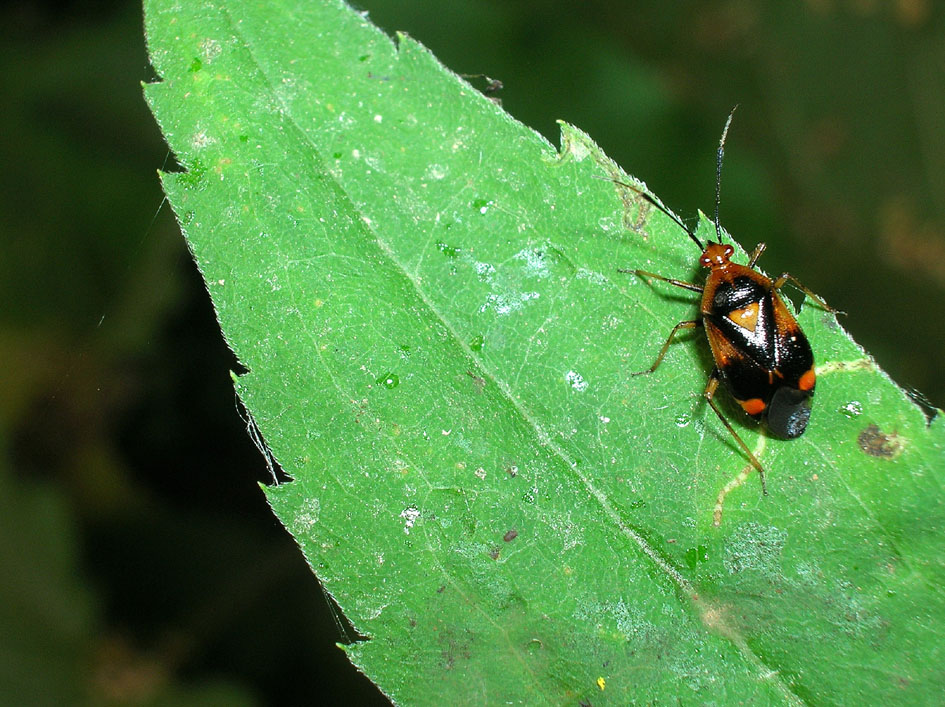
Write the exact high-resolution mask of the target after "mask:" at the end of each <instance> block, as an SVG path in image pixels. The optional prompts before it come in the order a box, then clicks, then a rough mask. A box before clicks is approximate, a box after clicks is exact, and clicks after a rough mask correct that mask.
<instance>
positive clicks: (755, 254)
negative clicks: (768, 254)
mask: <svg viewBox="0 0 945 707" xmlns="http://www.w3.org/2000/svg"><path fill="white" fill-rule="evenodd" d="M767 247H768V246H767V245H765V244H764V243H759V244H758V245H756V246H755V249H754V250H753V251H751V257H750V258H749V259H748V267H750V268H751V269H753V270H754V268H755V263H757V262H758V258H760V257H761V254H762V253H764V252H765V248H767Z"/></svg>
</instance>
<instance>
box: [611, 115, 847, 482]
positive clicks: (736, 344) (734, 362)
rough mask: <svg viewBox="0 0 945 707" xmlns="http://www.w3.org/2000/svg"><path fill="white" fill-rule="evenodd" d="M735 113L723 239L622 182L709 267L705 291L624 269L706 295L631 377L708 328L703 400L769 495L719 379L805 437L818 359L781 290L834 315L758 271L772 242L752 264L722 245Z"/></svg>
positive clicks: (758, 414)
mask: <svg viewBox="0 0 945 707" xmlns="http://www.w3.org/2000/svg"><path fill="white" fill-rule="evenodd" d="M734 113H735V110H734V109H732V112H731V113H730V114H729V116H728V120H727V121H726V122H725V127H724V128H723V129H722V138H721V140H719V149H718V155H717V162H716V182H715V233H716V237H717V238H718V241H717V242H716V241H708V242H707V243H706V244H705V245H703V243H702V242H701V241H700V240H699V238H698V237H696V234H695V233H694V232H693V231H692V230H691V229H690V228H688V227H687V226H686V224H684V223H683V222H682V221H681V220H680V219H679V217H677V216H676V215H675V214H673V213H672V212H671V211H669V210H668V209H666V208H664V207H663V206H662V205H661V204H660V203H658V202H657V201H656V200H655V199H653V198H652V197H651V196H649V195H648V194H646V193H644V192H641V191H640V190H638V189H636V188H635V187H633V186H632V185H630V184H624V183H623V182H620V184H621V185H623V186H626V187H629V188H630V189H633V190H634V191H636V192H638V193H639V194H640V195H641V196H642V197H643V198H645V199H646V200H647V201H649V202H650V203H651V204H653V205H654V206H656V207H657V208H658V209H659V210H660V211H662V212H663V213H665V214H666V215H667V216H669V217H670V218H671V219H673V221H675V222H676V224H677V225H679V226H680V227H681V228H682V229H683V230H684V231H685V232H686V234H687V235H688V236H689V238H691V239H692V240H693V242H694V243H695V244H696V245H697V246H699V250H700V251H701V252H702V256H701V257H700V258H699V264H700V265H702V266H703V267H706V268H709V274H708V276H707V277H706V281H705V284H704V285H702V286H699V285H695V284H692V283H690V282H685V281H683V280H676V279H674V278H669V277H664V276H663V275H657V274H656V273H652V272H647V271H645V270H620V272H625V273H632V274H635V275H638V276H640V277H645V278H655V279H657V280H663V281H664V282H668V283H670V284H671V285H675V286H676V287H682V288H684V289H687V290H692V291H693V292H700V293H702V303H701V307H700V317H699V318H698V319H693V320H687V321H681V322H679V323H678V324H677V325H676V326H675V327H673V330H672V331H671V332H670V334H669V336H668V337H667V339H666V342H665V343H664V344H663V348H662V349H660V352H659V355H658V356H657V357H656V360H655V361H654V362H653V365H652V366H650V367H649V368H648V369H647V370H645V371H638V372H636V373H634V374H632V375H635V376H636V375H644V374H649V373H653V372H654V371H655V370H656V369H657V367H658V366H659V365H660V363H661V362H662V361H663V357H664V356H665V355H666V351H667V350H668V349H669V345H670V343H672V340H673V337H674V336H675V335H676V332H677V331H679V330H680V329H694V328H696V327H700V326H701V327H703V328H704V329H705V333H706V337H707V338H708V340H709V346H710V348H711V349H712V357H713V359H714V360H715V368H714V369H713V371H712V373H711V375H710V376H709V381H708V383H707V384H706V387H705V391H704V392H703V395H704V396H705V399H706V400H707V401H708V403H709V405H710V406H711V408H712V410H714V411H715V414H716V415H718V418H719V419H720V420H721V421H722V424H723V425H725V427H726V429H727V430H728V431H729V432H730V433H731V435H732V437H734V438H735V441H736V442H738V445H739V446H740V447H741V449H742V451H743V452H745V454H746V455H747V456H748V459H749V460H750V461H751V464H752V466H753V467H754V468H755V469H756V470H757V471H758V474H759V475H760V477H761V488H762V491H763V492H764V493H765V494H767V493H768V491H767V486H766V484H765V472H764V467H762V466H761V462H759V461H758V459H757V458H756V457H755V455H754V454H753V453H752V451H751V450H750V449H749V448H748V445H747V444H745V442H744V441H743V440H742V438H741V437H740V436H739V435H738V433H737V432H736V431H735V429H734V428H733V427H732V425H731V424H730V423H729V421H728V420H727V419H726V418H725V416H724V415H723V414H722V411H721V410H719V408H718V406H716V404H715V400H713V398H714V396H715V391H716V390H717V389H718V385H719V381H722V382H723V383H725V386H726V387H727V388H728V390H729V392H731V394H732V396H733V397H734V398H735V400H736V401H737V402H738V404H739V405H741V407H742V409H743V410H744V411H745V412H746V413H748V414H749V415H750V416H751V417H753V418H755V419H756V420H758V419H760V420H763V421H764V422H765V423H766V424H767V427H768V430H769V431H770V432H771V433H772V434H773V435H774V436H776V437H781V438H783V439H793V438H795V437H799V436H800V435H802V434H803V433H804V430H805V429H806V427H807V422H808V420H809V419H810V408H811V398H812V397H813V395H814V384H815V382H816V376H815V374H814V355H813V353H812V351H811V348H810V344H809V343H808V342H807V337H805V336H804V333H803V332H802V331H801V328H800V327H799V326H798V324H797V321H796V320H795V319H794V316H793V315H792V314H791V311H790V310H789V309H788V308H787V307H786V306H785V304H784V301H783V300H782V299H781V297H780V295H778V290H779V289H780V288H781V287H782V286H783V285H784V283H786V282H787V281H788V280H790V281H791V282H792V283H794V285H795V286H796V287H798V288H799V289H800V290H801V291H802V292H803V293H804V294H806V295H807V296H808V297H810V298H811V299H812V300H814V301H815V302H816V303H817V304H818V305H820V306H821V307H823V308H824V309H825V310H827V311H828V312H836V311H837V310H835V309H833V308H831V307H829V306H828V305H827V304H826V303H825V302H824V301H823V300H822V299H820V298H819V297H818V296H817V295H815V294H814V293H813V292H811V291H810V290H809V289H808V288H807V287H805V286H804V285H802V284H801V283H800V282H798V280H797V279H796V278H795V277H794V276H793V275H791V274H789V273H781V275H779V276H778V277H777V278H775V279H774V280H771V279H769V278H767V277H765V276H764V275H762V274H761V273H759V272H758V271H757V270H755V269H754V268H755V263H757V262H758V258H760V257H761V254H762V253H763V252H764V249H765V244H764V243H759V244H758V245H757V246H755V250H754V251H753V252H752V254H751V257H750V258H749V259H748V264H747V265H738V264H736V263H733V262H731V256H732V254H733V253H734V252H735V250H734V248H733V247H732V246H730V245H728V244H724V243H722V228H721V226H720V225H719V203H720V201H721V192H722V156H723V154H724V151H725V138H726V136H727V135H728V129H729V126H730V125H731V123H732V116H733V115H734Z"/></svg>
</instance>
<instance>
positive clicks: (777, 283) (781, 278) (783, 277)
mask: <svg viewBox="0 0 945 707" xmlns="http://www.w3.org/2000/svg"><path fill="white" fill-rule="evenodd" d="M788 280H790V281H791V282H792V283H793V284H794V286H795V287H796V288H797V289H799V290H800V291H801V292H803V293H804V294H805V295H807V296H808V297H810V298H811V299H812V300H814V302H816V303H817V304H818V305H819V306H820V308H821V309H824V310H826V311H828V312H830V313H832V314H845V312H841V311H840V310H839V309H835V308H834V307H831V306H830V305H829V304H827V303H826V302H824V301H823V300H822V299H821V298H820V297H818V296H817V295H815V294H814V293H813V292H811V291H810V290H809V289H807V287H805V286H804V285H802V284H801V283H800V282H799V281H798V279H797V278H796V277H794V276H793V275H791V274H790V273H786V272H783V273H781V274H780V275H778V277H777V278H775V280H774V282H773V283H771V289H772V290H779V289H781V287H782V286H783V285H784V283H785V282H787V281H788Z"/></svg>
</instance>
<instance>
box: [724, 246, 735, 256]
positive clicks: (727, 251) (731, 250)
mask: <svg viewBox="0 0 945 707" xmlns="http://www.w3.org/2000/svg"><path fill="white" fill-rule="evenodd" d="M734 252H735V249H734V248H732V246H730V245H727V246H725V255H726V256H729V255H731V254H732V253H734Z"/></svg>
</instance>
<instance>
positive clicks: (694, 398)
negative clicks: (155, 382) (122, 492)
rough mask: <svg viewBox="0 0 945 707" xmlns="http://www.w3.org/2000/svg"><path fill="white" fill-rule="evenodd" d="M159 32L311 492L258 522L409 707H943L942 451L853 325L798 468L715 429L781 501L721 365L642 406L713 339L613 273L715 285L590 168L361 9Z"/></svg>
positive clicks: (200, 249) (162, 0)
mask: <svg viewBox="0 0 945 707" xmlns="http://www.w3.org/2000/svg"><path fill="white" fill-rule="evenodd" d="M146 17H147V32H148V39H149V47H150V52H151V59H152V62H153V64H154V67H155V68H156V70H157V72H158V73H159V75H160V76H161V79H162V81H161V82H160V83H156V84H152V85H149V86H147V87H146V95H147V98H148V100H149V102H150V104H151V107H152V110H153V111H154V114H155V116H156V117H157V120H158V122H159V123H160V124H161V127H162V129H163V131H164V134H165V136H166V138H167V140H168V142H169V144H170V146H171V148H172V149H173V150H174V152H175V153H176V155H177V156H178V159H179V160H180V162H181V163H182V164H183V165H184V167H185V168H186V170H187V171H186V172H185V173H181V174H176V173H175V174H165V175H163V180H164V186H165V189H166V191H167V194H168V196H169V198H170V201H171V204H172V205H173V207H174V210H175V212H176V214H177V216H178V219H179V220H180V223H181V227H182V229H183V231H184V232H185V234H186V236H187V239H188V242H189V244H190V247H191V249H192V251H193V254H194V257H195V259H196V261H197V263H198V265H199V267H200V269H201V271H202V273H203V275H204V278H205V280H206V283H207V288H208V290H209V292H210V295H211V297H212V298H213V302H214V305H215V307H216V310H217V313H218V316H219V320H220V324H221V327H222V329H223V332H224V335H225V336H226V338H227V341H228V342H229V344H230V346H231V347H232V348H233V350H234V351H235V352H236V354H237V355H238V356H239V359H240V361H241V362H242V363H243V365H245V366H246V368H247V369H248V370H249V373H247V374H246V375H243V376H241V377H239V378H238V379H237V381H236V385H237V390H238V392H239V395H240V397H241V399H242V400H243V401H244V402H245V404H246V406H247V407H248V409H249V410H250V411H251V412H252V414H253V416H254V418H255V421H256V423H257V424H258V426H259V429H260V430H261V432H262V433H263V435H264V436H265V439H266V441H267V443H268V444H269V446H270V447H271V449H272V452H273V454H274V455H275V457H276V459H277V460H278V462H279V463H280V464H281V465H282V467H283V468H284V469H285V471H286V472H287V473H288V474H289V475H290V476H291V477H292V479H293V480H292V482H291V483H284V484H281V485H275V486H272V487H269V488H267V489H266V493H267V496H268V498H269V500H270V503H271V504H272V507H273V509H274V510H275V512H276V514H277V515H278V516H279V518H280V519H281V520H282V522H283V523H284V524H285V525H286V527H287V528H288V529H289V531H290V532H291V533H292V534H293V535H294V536H295V538H296V539H297V541H298V543H299V545H300V547H301V549H302V551H303V553H304V554H305V557H306V559H307V560H308V562H309V563H310V565H311V566H312V568H313V569H314V571H315V572H316V574H317V575H318V576H319V578H320V579H321V581H322V582H323V584H324V586H325V587H326V589H327V590H328V591H329V592H330V593H331V594H332V596H333V597H334V598H335V600H336V601H337V602H338V604H339V606H341V607H342V609H343V610H344V612H345V614H346V615H347V617H348V618H349V619H350V620H351V622H352V623H353V625H354V626H355V628H356V629H357V630H358V631H359V632H360V633H361V634H363V635H364V636H365V637H366V640H364V641H360V642H357V643H355V644H353V645H349V646H345V647H344V648H345V650H346V651H348V654H349V655H350V657H351V660H352V661H353V662H354V663H355V664H356V665H357V666H358V667H359V668H360V669H362V670H363V671H364V672H365V673H367V674H368V675H369V676H370V677H371V678H372V679H373V680H374V681H375V682H376V683H377V684H378V685H379V686H380V688H381V689H382V690H383V691H384V692H385V693H386V694H387V695H389V696H390V697H391V698H393V699H394V700H395V701H397V702H402V703H436V704H441V703H443V702H449V701H450V700H454V701H459V702H463V703H467V702H474V703H481V704H498V703H501V702H520V703H521V702H525V703H539V702H551V703H568V704H576V703H578V702H580V701H584V702H585V703H593V704H603V703H614V704H625V703H627V702H628V701H631V700H634V701H641V702H642V701H654V702H655V701H669V700H677V699H678V700H681V701H683V702H686V701H689V702H711V701H717V702H720V703H729V702H733V701H736V700H738V701H757V702H773V703H798V702H808V701H810V702H836V703H846V704H853V703H856V702H862V701H864V700H866V699H868V700H869V701H870V702H874V703H875V702H880V701H882V700H884V699H896V700H897V701H898V702H903V701H906V702H913V703H930V702H934V701H937V700H939V699H941V697H942V695H943V694H945V678H943V673H942V671H941V669H940V665H941V662H942V658H943V657H945V648H943V646H945V641H943V638H945V635H943V634H945V630H943V629H945V591H943V589H942V587H943V585H945V571H943V570H945V564H943V560H942V557H941V553H940V551H939V550H940V544H941V538H942V533H943V531H945V495H943V492H942V489H943V478H945V463H943V452H945V435H943V424H942V418H941V417H937V418H935V420H934V421H933V422H932V424H931V425H930V426H929V425H928V424H927V422H926V419H925V417H924V416H923V414H922V413H921V411H920V410H919V409H918V408H916V406H915V405H913V404H912V403H911V402H910V401H909V400H908V398H907V397H906V396H905V395H904V394H903V392H902V391H901V390H900V389H899V388H897V387H896V386H895V385H894V384H893V383H892V382H891V381H890V380H889V379H888V378H887V377H886V376H885V375H884V374H883V373H882V372H881V371H879V370H878V369H877V367H876V366H875V364H874V363H873V362H872V360H871V359H870V358H869V357H868V356H867V355H866V354H865V353H864V352H863V351H862V350H861V349H860V348H859V347H857V346H856V344H854V343H853V342H852V341H851V340H850V339H849V337H848V336H847V335H846V334H845V333H844V332H843V330H842V329H841V328H840V326H839V325H838V324H837V323H836V321H835V319H834V317H833V316H832V315H829V314H827V313H825V312H824V311H822V310H820V309H818V308H816V307H804V309H803V311H802V312H801V314H800V316H799V321H800V322H801V324H802V326H804V328H805V331H806V332H807V334H808V336H809V338H810V340H811V343H812V345H813V347H814V350H815V352H816V355H817V358H818V362H819V367H818V373H819V382H818V388H817V396H816V403H815V409H814V417H813V420H812V422H811V425H810V427H809V429H808V432H807V433H806V434H805V435H804V436H803V437H802V438H800V439H798V440H794V441H789V442H782V441H778V440H774V439H768V438H767V437H765V436H764V433H763V430H761V429H758V428H757V427H755V426H754V425H753V424H752V423H751V422H750V421H748V420H746V419H745V418H744V416H743V415H741V414H740V412H739V410H738V408H737V406H735V405H734V404H728V403H724V404H723V406H724V409H725V410H726V411H728V412H730V413H731V417H732V419H733V424H734V425H735V427H736V429H737V430H738V431H739V434H741V435H742V437H743V438H744V439H745V440H746V441H747V443H748V444H749V446H751V447H752V448H754V450H755V452H756V454H757V455H758V457H759V458H760V459H761V460H762V462H763V463H764V465H765V466H766V468H767V469H768V472H769V475H768V485H769V488H770V490H771V495H770V496H767V497H764V496H762V495H761V492H760V487H759V484H758V483H757V480H756V479H755V478H754V476H753V475H749V474H748V473H747V471H744V470H745V467H746V461H745V458H744V456H743V455H742V454H741V453H740V451H739V449H738V448H737V447H736V445H735V443H734V441H733V440H732V439H731V437H730V436H728V434H727V433H726V431H725V429H724V428H723V427H722V426H721V425H720V424H719V422H718V420H717V419H716V418H715V416H714V415H713V414H712V412H711V410H708V411H707V408H706V406H705V404H704V402H703V401H702V400H701V397H700V394H701V391H702V388H703V386H704V384H705V379H706V376H707V374H708V372H709V370H710V369H711V366H712V363H711V359H710V357H709V353H708V348H707V346H706V343H705V341H704V340H703V338H702V337H701V335H700V336H695V335H691V336H681V337H680V339H679V341H678V342H677V343H675V344H674V345H673V346H672V347H671V348H670V352H669V354H668V356H667V358H666V360H665V362H664V363H663V365H662V366H661V367H660V369H659V370H658V371H657V372H656V373H655V374H654V375H651V376H647V377H636V378H633V377H630V376H629V374H628V373H629V372H630V371H637V370H640V369H643V368H646V367H647V366H648V365H649V364H650V363H651V362H652V360H653V357H654V355H655V354H656V352H657V350H658V348H659V346H660V344H661V343H662V341H663V340H664V338H665V336H666V334H667V333H668V331H669V329H670V328H671V327H672V326H673V324H675V323H676V322H677V321H679V320H681V319H689V318H693V317H694V316H695V312H696V310H695V305H694V302H693V301H692V299H693V298H692V297H689V296H688V294H687V293H684V292H682V291H677V290H674V289H673V288H671V287H669V286H667V285H665V283H658V282H656V283H652V284H647V283H646V282H644V281H642V280H640V279H638V278H635V277H632V276H628V275H624V274H621V273H619V272H618V271H617V268H618V267H641V268H645V269H647V270H651V271H656V272H660V273H665V274H666V275H668V276H674V277H680V278H683V279H693V278H695V277H698V273H696V272H695V271H696V269H697V268H696V258H697V256H698V253H696V252H695V249H694V247H693V244H692V243H691V242H690V241H689V239H688V238H686V237H685V235H684V234H683V233H682V232H681V231H680V229H679V228H678V226H675V225H674V224H673V223H672V221H670V220H669V219H668V218H667V217H666V216H664V215H662V214H660V213H659V212H658V211H656V210H654V209H652V208H650V207H648V205H647V204H646V203H645V202H641V200H639V199H638V198H637V197H636V196H635V195H634V193H633V192H631V191H628V190H627V189H625V188H623V187H620V186H618V185H616V184H614V183H613V182H611V181H608V179H609V178H612V177H617V178H623V179H627V178H626V177H622V173H621V172H620V171H619V170H618V169H617V168H616V166H615V165H614V164H613V163H612V162H611V161H610V160H609V159H608V158H607V157H606V156H605V155H603V154H602V153H601V151H600V150H599V149H598V147H597V146H596V145H595V144H594V143H593V142H592V141H591V140H590V139H589V138H588V137H587V136H586V135H584V134H583V133H581V132H580V131H579V130H577V129H575V128H573V127H570V126H567V125H563V126H562V148H561V150H560V152H559V151H557V150H555V149H554V148H553V146H551V145H550V144H548V143H547V142H546V141H544V140H543V139H542V138H541V137H540V136H538V135H537V134H536V133H535V132H534V131H532V130H530V129H528V128H527V127H525V126H523V125H521V124H519V123H517V122H515V121H514V120H513V119H512V118H510V117H509V116H508V115H506V114H505V113H504V112H503V111H502V110H501V109H500V108H499V107H498V106H497V105H496V104H495V103H493V102H492V101H490V100H488V99H487V98H485V97H483V96H482V95H480V94H479V93H477V92H476V91H475V90H473V89H472V88H471V87H470V86H469V85H468V84H466V83H465V82H464V81H462V80H461V79H459V78H458V77H456V76H455V75H453V74H452V73H450V72H449V71H448V70H446V69H445V68H444V67H442V66H441V65H439V64H438V63H437V61H436V60H435V59H434V58H433V57H432V56H431V55H430V54H429V53H428V52H427V51H426V50H425V49H424V48H423V47H421V46H419V45H418V44H417V43H415V42H414V41H412V40H410V39H409V38H408V37H404V36H400V37H398V38H397V41H396V42H394V41H392V40H391V39H389V38H388V37H387V36H385V35H384V34H383V33H381V32H380V31H379V30H377V29H376V28H375V27H373V26H372V25H371V24H370V23H369V22H368V21H367V20H366V19H365V18H364V17H363V16H362V15H360V14H357V13H355V12H353V11H352V10H350V9H349V8H348V7H346V6H345V5H342V4H340V3H338V2H328V1H323V2H302V3H299V4H298V5H297V6H296V5H293V4H291V3H289V2H275V1H273V2H267V3H250V2H238V1H237V0H232V1H227V2H216V3H209V4H200V5H199V7H198V6H197V5H196V4H188V3H176V2H169V1H167V0H153V1H149V2H147V3H146ZM633 139H646V136H636V137H634V138H633ZM707 154H711V150H709V149H707ZM601 177H603V178H604V179H601ZM701 227H702V228H705V227H706V222H705V220H703V222H702V225H701ZM752 245H753V244H752ZM865 300H866V298H865V297H864V301H865ZM723 397H724V396H720V399H721V398H723Z"/></svg>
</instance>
